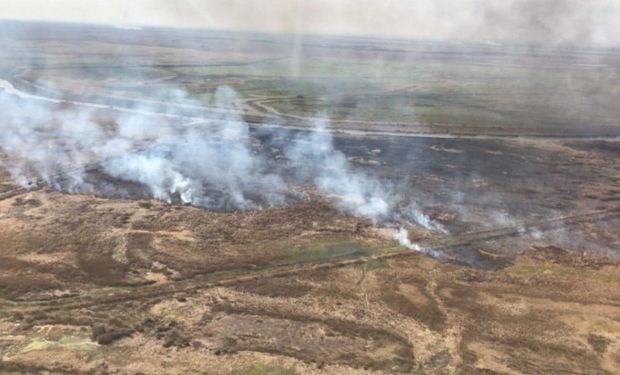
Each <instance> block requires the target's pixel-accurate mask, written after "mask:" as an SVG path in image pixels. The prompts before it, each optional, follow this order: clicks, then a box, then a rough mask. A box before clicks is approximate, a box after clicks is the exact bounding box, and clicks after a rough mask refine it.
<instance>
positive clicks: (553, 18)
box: [0, 0, 620, 46]
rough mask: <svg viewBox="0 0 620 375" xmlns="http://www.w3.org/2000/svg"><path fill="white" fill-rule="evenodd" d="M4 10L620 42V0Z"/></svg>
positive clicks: (291, 29) (43, 5) (92, 4)
mask: <svg viewBox="0 0 620 375" xmlns="http://www.w3.org/2000/svg"><path fill="white" fill-rule="evenodd" d="M0 9H2V11H1V12H0V18H4V19H22V20H46V21H61V22H85V23H103V24H111V25H149V26H170V27H196V28H209V29H227V30H244V31H268V32H287V33H296V34H347V35H370V36H390V37H406V38H428V39H435V40H448V41H474V42H508V43H519V44H522V43H533V44H543V45H555V44H577V45H586V46H589V45H601V46H619V45H620V39H619V38H620V3H618V2H617V1H614V0H591V1H580V0H545V1H538V0H501V1H488V0H444V1H434V0H390V1H374V0H372V1H371V0H295V1H290V0H271V1H268V2H265V1H244V0H227V1H220V0H185V1H181V0H177V1H169V0H149V1H146V0H136V1H131V2H127V1H123V2H121V1H119V0H105V1H104V0H91V1H77V0H55V1H53V2H49V1H43V0H21V1H18V2H16V1H9V0H0Z"/></svg>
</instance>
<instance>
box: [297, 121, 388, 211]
mask: <svg viewBox="0 0 620 375" xmlns="http://www.w3.org/2000/svg"><path fill="white" fill-rule="evenodd" d="M285 154H286V156H287V158H288V159H289V160H290V162H291V164H292V165H293V166H294V167H295V169H296V171H297V173H299V174H301V175H302V176H303V177H308V176H310V177H311V178H313V180H314V183H315V185H316V187H317V188H318V189H319V190H320V191H322V192H324V193H327V194H330V195H333V196H335V197H336V198H337V199H338V200H339V204H340V206H341V207H342V208H343V209H345V210H347V211H349V212H351V213H353V214H354V215H358V216H363V217H366V218H369V219H371V220H373V221H375V222H376V221H378V220H382V219H385V218H387V216H388V215H389V213H390V210H391V207H390V205H389V203H388V199H387V196H388V194H387V189H386V187H385V186H384V185H383V184H381V183H380V182H379V181H377V180H376V179H374V178H371V177H369V176H367V175H366V174H364V173H362V172H359V171H354V170H353V169H352V167H351V165H350V164H349V162H348V160H347V158H346V156H345V155H344V154H343V153H342V152H340V151H338V150H335V149H334V144H333V140H332V135H331V133H330V132H329V131H327V124H326V122H325V121H319V122H317V124H316V125H315V129H314V131H313V132H310V133H309V134H308V135H303V136H299V137H297V138H296V139H295V141H294V142H293V144H292V146H291V147H289V148H287V149H286V150H285Z"/></svg>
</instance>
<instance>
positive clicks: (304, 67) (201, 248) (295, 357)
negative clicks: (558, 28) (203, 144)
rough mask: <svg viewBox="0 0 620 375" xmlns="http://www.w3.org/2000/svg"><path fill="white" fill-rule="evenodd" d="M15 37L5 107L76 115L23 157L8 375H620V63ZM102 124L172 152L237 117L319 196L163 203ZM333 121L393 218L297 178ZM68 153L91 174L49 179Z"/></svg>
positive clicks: (3, 76) (11, 163)
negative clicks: (120, 166)
mask: <svg viewBox="0 0 620 375" xmlns="http://www.w3.org/2000/svg"><path fill="white" fill-rule="evenodd" d="M0 25H1V27H0V28H2V29H3V30H4V31H5V32H4V33H2V34H0V35H1V36H0V40H1V41H2V42H3V43H4V44H3V45H4V47H3V49H2V51H0V80H1V81H0V82H1V83H2V86H0V87H2V88H0V95H3V97H10V98H11V100H13V101H12V102H11V103H13V105H14V106H18V107H20V108H31V107H28V106H30V105H33V103H36V104H37V106H36V107H32V108H36V109H37V110H41V111H42V112H41V113H43V114H46V113H57V114H58V116H54V117H53V119H50V120H49V122H50V123H51V125H50V126H49V127H48V128H45V129H46V132H45V133H44V134H38V135H37V137H40V138H36V139H37V140H39V139H41V140H42V142H41V143H36V144H35V143H32V142H30V143H28V144H27V145H26V144H23V146H24V147H23V148H24V149H26V151H24V152H17V151H16V149H15V148H12V147H13V146H14V143H10V142H9V141H7V140H11V139H12V138H10V137H8V136H5V137H4V138H2V137H0V139H2V140H3V142H4V143H2V144H3V145H8V146H9V147H6V149H5V150H0V151H1V152H0V167H1V168H0V354H1V357H0V372H2V373H8V374H13V373H14V374H20V373H45V374H48V373H52V374H65V373H68V374H82V373H84V374H92V373H95V374H152V373H165V374H187V373H206V374H230V375H233V374H291V375H292V374H360V373H361V374H392V373H419V374H426V373H439V374H453V373H481V374H489V373H493V374H495V373H497V374H538V373H546V374H566V373H571V374H615V373H618V372H620V231H619V230H618V228H619V227H620V167H619V164H618V159H619V158H620V142H619V141H618V138H617V137H618V136H620V121H618V120H619V118H620V112H619V110H618V107H617V105H616V103H617V102H618V99H620V98H619V97H618V95H619V94H618V91H617V89H615V87H616V86H617V84H616V83H619V82H618V80H619V78H618V77H619V75H618V72H619V71H620V70H618V69H619V67H620V55H618V52H617V51H598V50H568V49H566V50H563V49H534V48H525V47H508V46H495V45H493V46H491V45H475V46H463V45H449V44H441V43H431V42H415V43H414V42H410V41H398V40H394V41H381V40H374V39H348V38H347V39H345V38H338V39H336V38H331V39H330V38H321V37H304V38H302V40H298V39H297V40H295V39H294V38H293V37H287V36H278V35H250V34H236V33H223V32H205V31H196V30H181V31H180V30H159V29H151V30H119V29H112V28H103V27H87V26H77V25H74V26H67V25H55V26H53V25H45V24H17V23H4V24H0ZM222 85H227V86H230V87H232V88H234V89H235V92H236V95H237V96H238V98H237V100H236V102H235V103H237V104H236V106H234V107H227V108H222V107H221V106H219V105H218V103H217V102H215V101H214V97H215V90H216V88H217V87H220V86H222ZM81 109H88V111H89V112H88V114H89V116H91V119H90V121H91V122H89V124H90V125H92V126H95V127H96V129H97V130H100V131H101V134H103V135H102V136H101V137H102V138H101V139H105V134H109V133H113V132H114V131H116V130H117V128H118V127H119V125H118V123H117V122H119V121H120V120H119V119H121V120H122V119H124V118H126V116H130V118H131V120H132V121H134V122H136V123H140V124H142V123H146V124H151V127H150V128H148V129H149V134H156V133H158V131H160V130H161V128H158V126H160V127H162V128H163V125H164V124H165V125H166V126H168V124H171V126H178V127H197V128H200V127H202V126H206V124H208V123H210V121H218V120H221V119H222V117H223V116H224V115H230V113H232V114H234V115H235V116H236V117H235V118H236V119H237V120H236V121H246V122H248V123H250V130H249V131H248V134H247V139H246V140H245V141H244V142H246V143H247V144H250V145H251V148H249V149H250V150H251V155H253V156H255V157H257V158H258V157H260V158H262V159H264V160H265V165H264V166H263V167H264V168H266V169H268V170H269V171H271V172H272V173H276V174H277V175H278V176H282V178H283V179H284V180H285V181H286V182H287V183H289V185H287V186H293V187H294V188H295V191H294V192H291V193H290V199H289V200H287V201H286V202H284V203H283V204H278V205H274V206H268V205H266V206H265V207H266V208H264V209H246V210H241V209H229V208H227V207H224V208H222V209H218V210H211V209H205V208H204V207H199V206H197V205H190V204H182V203H181V201H180V197H179V196H178V194H177V195H173V199H170V202H165V199H160V200H158V199H154V198H153V195H154V194H153V192H152V191H149V190H148V189H146V187H145V186H143V185H141V184H139V183H135V182H132V181H125V180H123V179H122V178H118V177H112V176H111V175H110V174H109V173H108V172H107V171H108V170H107V169H106V166H108V165H109V164H108V163H107V162H108V160H101V159H98V158H97V157H96V156H97V155H99V154H97V153H96V152H92V153H89V152H85V151H84V150H81V149H76V148H75V147H74V145H75V144H76V143H72V141H71V140H70V139H67V138H66V133H63V131H66V129H65V128H63V124H62V122H60V121H59V120H58V119H60V118H63V117H62V116H64V114H71V113H73V111H77V110H81ZM33 111H34V110H33ZM46 111H51V112H46ZM10 113H13V112H10ZM14 113H21V112H18V111H17V110H16V111H15V112H14ZM37 114H38V113H34V112H33V113H32V118H33V120H32V121H33V122H34V121H40V119H39V118H40V117H44V119H43V121H44V122H45V121H47V120H46V119H45V116H43V115H37ZM124 116H125V117H124ZM14 117H15V116H13V117H11V118H9V119H8V120H0V121H5V124H2V123H0V128H5V129H8V130H7V131H14V130H15V129H14V128H11V127H10V126H9V125H10V121H13V120H14ZM66 117H67V118H68V119H69V120H67V122H71V121H78V120H80V118H77V120H76V118H75V117H69V116H66ZM321 117H329V118H331V119H332V121H331V128H330V131H331V133H332V135H333V147H334V149H335V150H337V151H338V152H340V153H342V155H344V159H345V161H346V163H348V164H347V165H348V166H350V167H349V168H350V169H351V170H352V171H355V172H356V173H364V174H365V175H368V176H371V177H372V178H374V179H376V180H377V181H381V182H382V183H384V184H386V186H389V187H390V189H389V194H391V195H394V196H398V197H401V200H399V201H398V202H399V204H398V205H396V206H395V207H394V211H395V212H394V213H393V215H392V217H390V219H389V220H387V219H386V220H379V221H374V222H373V221H372V220H370V219H368V218H364V217H362V216H354V215H352V214H351V213H348V211H346V210H343V209H341V208H340V206H339V205H338V197H337V196H330V195H326V194H322V193H321V192H320V191H319V189H317V188H316V186H314V185H313V182H312V181H310V179H308V178H305V177H303V176H302V177H300V176H297V175H296V173H295V172H296V171H295V170H294V168H293V167H291V166H290V165H289V164H287V162H286V159H287V156H286V152H285V151H284V148H285V147H286V145H287V144H288V143H291V142H292V140H294V139H298V138H299V137H300V136H304V135H307V134H311V133H310V132H311V131H309V130H308V129H307V128H309V127H311V126H312V123H314V122H316V121H317V118H321ZM55 121H59V123H58V124H56V123H55ZM156 121H157V122H156ZM7 124H9V125H7ZM24 124H25V126H26V128H27V127H28V125H29V124H30V123H29V122H28V121H26V122H24ZM93 124H94V125H93ZM69 129H74V128H69ZM33 134H35V133H33ZM71 135H73V134H71ZM74 136H75V137H76V138H79V137H80V136H81V133H80V132H77V133H76V134H75V135H74ZM152 138H155V139H156V140H157V138H156V137H152ZM21 139H22V140H23V139H26V138H21ZM77 144H78V145H80V146H83V144H82V143H77ZM26 146H27V147H26ZM88 146H90V147H92V148H93V149H94V148H96V146H97V145H96V144H92V145H88ZM132 146H133V149H131V150H130V151H128V152H135V151H140V150H147V151H148V150H152V149H154V148H156V145H155V144H154V143H153V142H152V140H151V139H149V138H148V137H145V138H144V139H142V138H141V141H140V142H137V143H136V144H133V145H132ZM45 149H60V150H65V151H66V152H65V153H59V154H61V155H79V156H80V157H79V158H77V157H74V158H71V159H70V160H69V161H70V163H69V162H64V161H63V160H60V159H59V160H58V164H62V165H61V166H60V167H58V166H56V165H54V164H49V165H50V166H51V167H53V168H51V167H50V169H49V170H45V171H44V172H45V173H47V176H46V177H47V179H46V180H45V179H44V178H43V177H42V176H37V175H36V174H35V175H34V176H35V177H37V178H38V180H36V179H35V182H32V183H31V184H27V183H24V180H25V179H30V178H31V177H32V176H30V175H29V173H34V172H32V170H31V169H29V165H28V163H32V162H33V160H34V161H37V160H38V161H40V160H44V159H45V155H47V154H45V153H42V155H43V157H39V159H35V157H34V156H31V155H33V154H34V155H39V154H37V151H39V150H45ZM86 151H89V150H86ZM45 165H48V164H45ZM18 167H19V168H18ZM30 167H32V166H30ZM76 171H79V173H80V174H79V175H80V179H79V183H77V184H76V183H75V182H76V180H75V179H72V178H70V177H71V176H72V175H74V174H75V173H76ZM44 180H45V181H48V182H45V181H44ZM31 181H32V180H31ZM208 191H209V193H210V194H214V195H215V196H217V194H219V193H221V192H218V191H213V190H208ZM287 197H288V196H287ZM411 207H415V209H413V208H411ZM410 211H415V212H419V213H420V215H419V216H422V218H418V219H416V220H415V222H413V221H412V220H410V216H408V215H410ZM424 220H426V221H429V222H430V223H431V225H424ZM427 224H428V223H427ZM398 227H405V228H407V230H408V236H409V239H410V240H411V241H412V242H414V243H416V245H417V246H418V247H417V249H418V250H419V251H415V250H412V248H413V246H410V248H408V247H405V246H403V245H402V244H399V243H398V242H397V241H396V240H395V237H394V230H395V229H396V228H398ZM401 243H402V241H401ZM403 244H404V243H403Z"/></svg>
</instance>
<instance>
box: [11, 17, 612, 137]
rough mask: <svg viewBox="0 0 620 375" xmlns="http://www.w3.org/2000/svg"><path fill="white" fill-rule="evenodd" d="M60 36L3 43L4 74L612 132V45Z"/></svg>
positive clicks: (92, 93)
mask: <svg viewBox="0 0 620 375" xmlns="http://www.w3.org/2000/svg"><path fill="white" fill-rule="evenodd" d="M76 27H77V26H76ZM78 28H79V27H78ZM35 29H36V28H35ZM35 31H36V30H35ZM71 31H72V30H70V29H67V30H64V29H63V30H59V31H58V32H56V33H54V36H53V37H48V38H40V39H34V38H32V39H27V40H19V38H17V39H9V40H8V41H7V43H5V45H6V47H5V50H4V51H3V52H2V53H1V55H2V56H0V57H3V59H1V60H2V63H0V64H6V66H5V73H4V75H5V76H9V78H12V79H13V80H15V79H17V78H21V79H22V80H23V82H21V83H22V84H24V82H26V83H28V82H29V83H31V84H35V85H37V86H38V88H39V89H40V88H46V89H48V91H49V92H51V93H54V94H55V95H57V96H69V97H71V96H74V97H75V96H77V97H84V96H85V95H87V96H88V98H89V100H99V99H101V100H104V99H103V98H104V97H107V96H110V95H112V96H113V95H122V96H129V97H133V98H140V99H156V100H164V101H170V102H179V101H193V102H194V103H198V104H201V103H207V102H209V101H210V100H211V98H212V94H213V92H214V91H215V90H216V89H217V88H218V87H220V86H230V87H232V88H234V89H235V90H236V91H237V93H238V95H239V97H240V98H241V99H247V100H251V101H252V102H251V103H249V104H248V107H247V108H246V112H247V113H248V114H252V115H254V116H271V117H273V116H274V115H280V116H283V117H284V118H287V117H288V118H294V119H295V120H304V119H308V120H309V119H310V118H315V117H321V116H329V117H330V118H331V119H332V120H334V121H335V123H334V126H338V121H349V122H360V123H364V128H365V129H367V128H368V126H370V127H372V126H373V124H375V123H376V124H378V125H377V126H379V127H380V126H381V124H382V123H384V124H385V123H398V125H399V126H400V128H399V129H400V130H401V131H407V130H408V128H411V129H413V128H415V127H419V126H424V127H425V128H428V129H431V130H432V129H434V128H437V129H439V128H441V129H442V131H446V129H447V130H448V131H449V130H450V129H454V130H455V131H460V130H462V129H468V128H471V129H474V128H475V129H477V131H484V129H491V128H493V129H502V128H505V129H512V130H511V131H517V132H523V133H528V132H537V131H543V132H544V131H548V132H553V133H554V134H561V133H562V131H563V130H567V131H569V132H571V133H575V132H579V133H583V134H589V133H596V132H597V131H603V132H604V133H605V134H606V135H607V134H608V133H610V134H611V133H613V134H616V133H620V107H619V106H618V105H617V103H618V102H619V101H620V89H618V87H620V74H619V72H620V53H618V52H617V51H595V50H583V51H580V50H576V51H567V50H559V49H558V50H552V49H531V48H525V47H514V46H513V47H508V46H484V45H482V46H481V45H471V46H467V45H459V46H454V45H443V44H440V43H428V42H411V41H409V42H407V43H403V42H402V41H390V40H374V39H369V40H363V39H346V38H337V39H328V38H319V37H312V38H311V37H306V38H304V39H303V40H302V41H301V42H299V41H295V40H294V39H291V38H289V37H286V36H275V35H252V34H238V33H216V32H206V31H189V30H186V31H171V30H158V29H152V30H145V31H140V32H127V31H120V30H115V31H113V32H106V33H105V34H101V33H97V30H96V29H91V28H83V29H80V30H79V32H80V34H79V35H80V38H79V39H78V38H77V36H76V35H78V34H77V33H72V32H71ZM73 31H75V30H73ZM31 32H32V31H31ZM35 51H36V52H35ZM76 51H79V53H75V52H76ZM16 67H19V68H16ZM7 72H8V73H7ZM23 88H29V89H34V88H33V87H28V84H26V86H24V87H22V89H23ZM352 126H354V125H352ZM593 129H596V130H593Z"/></svg>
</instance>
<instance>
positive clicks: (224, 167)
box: [0, 87, 605, 264]
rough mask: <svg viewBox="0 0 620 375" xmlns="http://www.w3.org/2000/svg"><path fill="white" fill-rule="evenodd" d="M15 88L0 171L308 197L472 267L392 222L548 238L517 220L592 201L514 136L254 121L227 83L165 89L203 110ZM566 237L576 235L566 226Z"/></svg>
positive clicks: (204, 200)
mask: <svg viewBox="0 0 620 375" xmlns="http://www.w3.org/2000/svg"><path fill="white" fill-rule="evenodd" d="M16 94H19V91H17V90H14V91H10V90H4V91H1V92H0V108H1V109H2V110H3V113H4V118H3V131H2V132H1V133H0V148H1V150H2V152H3V153H4V154H5V155H4V157H3V158H2V160H3V167H4V168H5V169H6V170H8V171H9V172H10V173H11V175H12V177H13V179H15V181H17V182H18V183H19V184H21V185H22V186H24V187H32V186H34V185H36V184H37V183H44V184H47V185H49V186H50V187H52V188H55V189H58V190H61V191H65V192H69V193H83V194H95V195H100V196H108V197H124V198H156V199H159V200H163V201H167V202H170V203H174V204H191V205H195V206H199V207H204V208H206V209H209V210H220V211H231V210H253V209H262V208H269V207H276V206H281V205H286V204H289V203H292V202H295V201H297V200H301V199H308V198H309V196H314V194H318V195H321V196H322V197H323V198H326V199H329V200H331V201H332V202H334V204H335V205H337V206H338V207H340V208H341V209H342V210H344V211H346V212H348V213H350V214H353V215H356V216H359V217H364V218H366V219H368V220H370V221H371V222H373V223H375V224H377V225H384V226H391V227H393V228H395V230H396V233H395V238H396V239H397V240H399V241H400V242H401V244H403V245H405V246H408V247H410V248H412V249H417V250H420V251H426V252H429V253H431V254H432V255H434V256H438V257H444V258H445V257H448V258H449V259H459V260H463V259H465V261H466V262H468V263H473V264H480V263H482V262H483V261H484V260H481V259H479V257H478V255H477V252H476V251H475V249H474V248H471V249H469V248H468V247H461V248H459V250H458V251H457V252H452V253H450V254H447V253H439V252H437V251H435V250H433V249H427V248H421V247H419V246H417V245H416V243H415V242H416V239H415V238H412V237H408V236H407V233H406V231H398V230H397V229H398V228H402V227H406V228H410V227H418V228H420V227H421V228H425V230H428V231H430V232H431V233H435V234H442V233H447V232H448V231H450V232H451V233H463V232H469V231H477V230H481V229H489V228H491V229H492V228H496V227H506V226H509V227H517V228H519V230H518V231H517V233H520V234H521V235H522V237H523V240H524V241H526V242H527V241H533V240H537V241H538V240H544V241H549V242H551V243H554V241H555V240H556V238H555V237H558V236H556V235H553V234H552V235H551V236H547V235H545V233H538V232H537V231H536V230H535V229H536V228H532V227H531V226H530V227H529V229H528V231H525V230H521V229H520V228H525V226H526V225H525V223H526V222H528V221H532V220H534V221H535V220H540V219H545V218H551V217H556V216H561V215H563V214H565V213H567V212H571V211H574V210H583V209H584V208H585V209H588V207H589V206H588V207H585V206H584V204H586V205H590V206H592V207H591V208H590V209H595V208H596V202H595V201H592V202H590V201H583V200H575V199H572V198H571V197H574V196H578V195H579V194H580V193H579V192H580V189H581V186H582V185H584V184H587V179H581V178H579V179H576V178H574V176H588V175H589V174H591V173H592V170H591V168H590V167H589V166H588V165H582V164H575V165H573V166H572V167H571V173H569V174H567V173H566V172H565V171H564V170H563V165H564V164H565V160H560V159H558V158H560V157H559V156H558V155H556V154H554V153H551V152H546V151H543V149H540V148H532V147H527V146H525V145H521V144H517V143H506V142H503V141H491V140H466V139H443V140H442V139H432V138H429V139H424V138H417V139H415V138H408V137H404V138H403V137H372V136H370V137H368V136H365V137H361V138H360V137H351V136H337V133H332V132H330V131H329V124H328V122H327V121H323V122H317V123H315V124H314V126H315V128H314V129H313V130H312V131H307V130H306V131H302V130H287V129H285V128H281V127H277V126H270V125H272V124H264V125H266V126H258V127H256V128H252V127H250V126H249V125H248V124H247V123H246V122H244V121H243V119H242V117H241V115H240V113H241V112H240V111H239V107H238V98H237V96H236V94H235V92H234V91H233V90H232V89H230V88H226V87H223V88H220V89H218V90H217V91H215V93H214V94H213V95H212V97H211V99H210V100H209V101H208V102H200V103H198V102H196V101H194V100H192V99H191V98H189V97H187V96H185V94H184V93H183V91H181V90H177V92H176V93H175V96H176V97H177V99H176V100H178V101H182V102H183V103H185V104H188V105H195V106H196V107H208V108H212V109H213V108H216V109H218V110H219V111H217V112H213V113H210V114H209V116H208V117H209V118H210V119H206V118H204V117H196V116H197V115H196V114H193V115H188V114H180V113H178V111H176V109H175V106H174V105H170V106H165V105H162V104H155V103H156V102H157V101H153V103H151V104H148V103H146V102H135V103H134V106H133V107H112V108H109V107H108V106H105V105H104V106H102V105H92V106H89V105H85V103H78V102H73V103H72V102H70V101H62V100H51V101H50V100H42V98H41V97H42V96H43V94H41V97H39V98H37V95H36V93H34V94H31V95H30V96H25V95H22V96H21V97H20V96H19V95H16ZM137 103H139V104H137ZM192 116H194V117H192ZM455 150H456V151H458V152H455ZM497 150H501V152H499V151H497ZM540 176H546V177H545V181H544V183H541V181H540V180H539V178H540ZM558 189H560V190H561V191H564V192H565V193H563V194H557V191H559V190H558ZM590 203H591V204H590ZM564 233H571V236H568V237H571V238H573V237H575V236H574V235H572V234H574V233H575V232H574V231H573V230H572V229H570V230H568V229H566V230H565V231H564ZM563 237H566V236H563ZM577 237H581V238H577ZM577 237H575V238H576V240H575V241H572V240H566V239H564V240H563V241H562V243H571V246H572V247H575V248H576V249H578V250H580V249H584V248H593V246H594V245H593V243H592V242H591V240H590V239H585V236H582V235H578V236H577ZM586 245H587V246H586ZM603 245H604V244H603ZM602 248H605V246H602ZM502 249H503V247H502ZM505 249H508V250H507V251H513V250H510V249H512V247H510V246H507V247H505Z"/></svg>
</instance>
